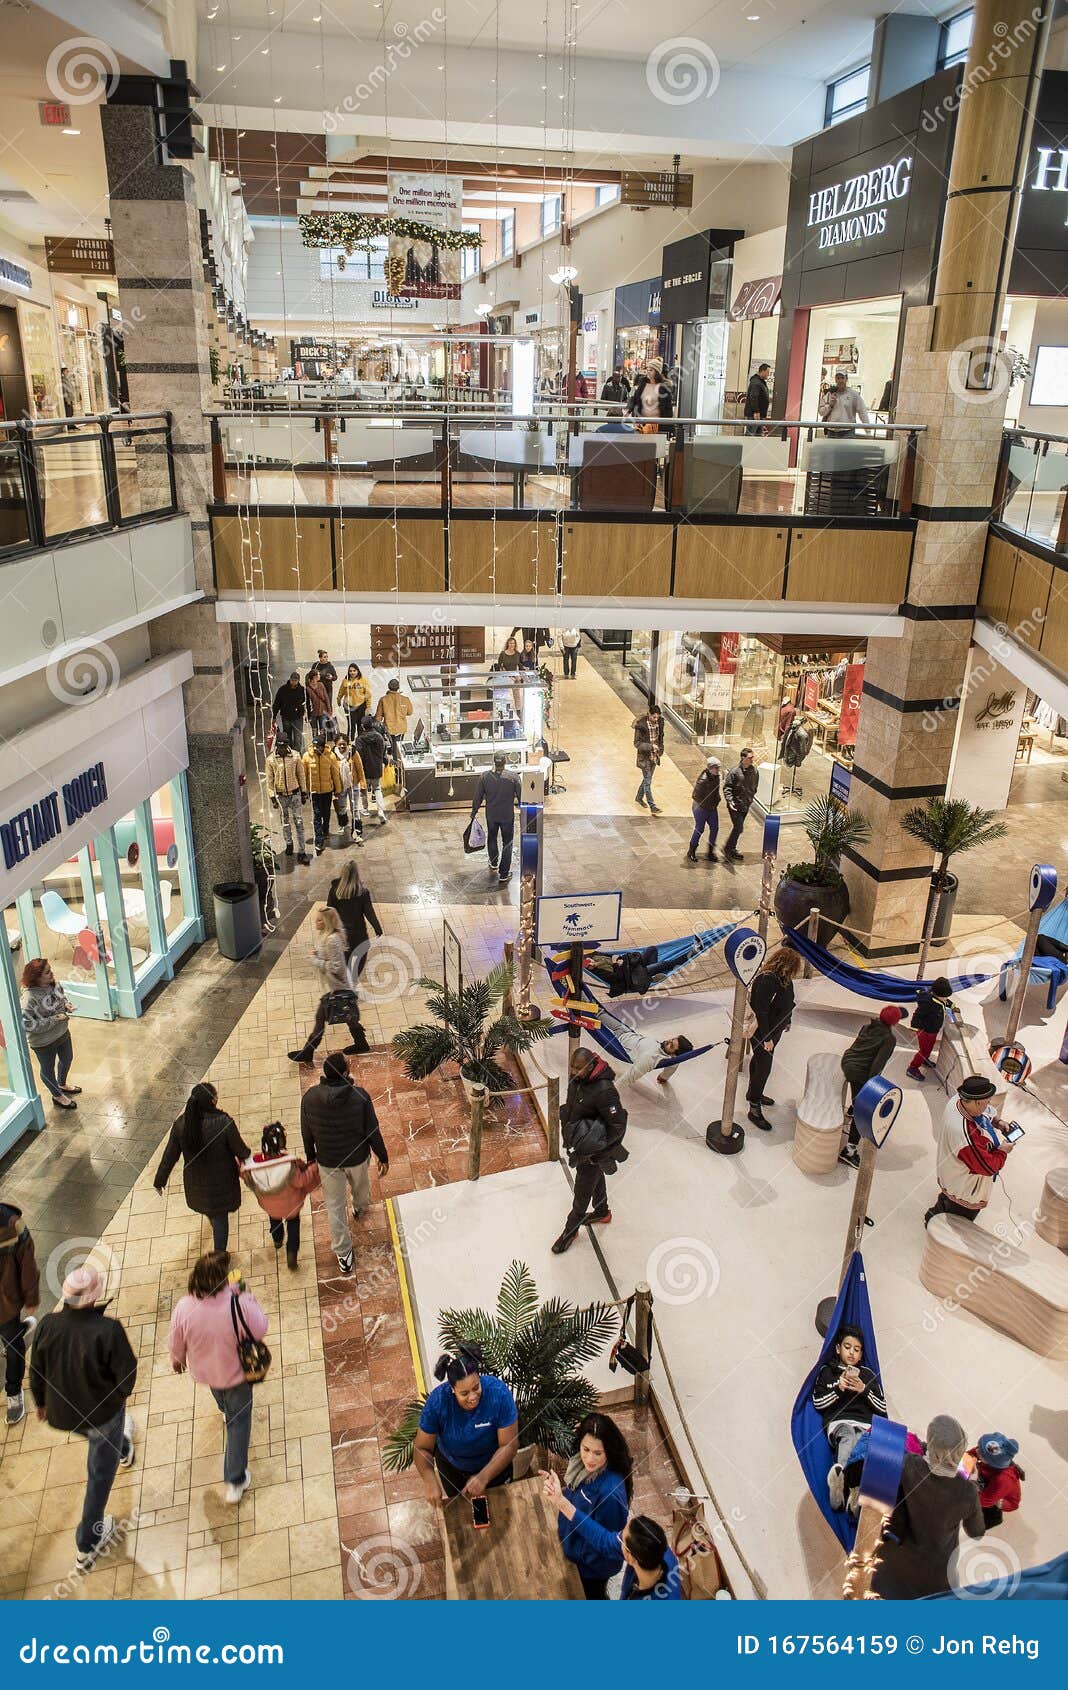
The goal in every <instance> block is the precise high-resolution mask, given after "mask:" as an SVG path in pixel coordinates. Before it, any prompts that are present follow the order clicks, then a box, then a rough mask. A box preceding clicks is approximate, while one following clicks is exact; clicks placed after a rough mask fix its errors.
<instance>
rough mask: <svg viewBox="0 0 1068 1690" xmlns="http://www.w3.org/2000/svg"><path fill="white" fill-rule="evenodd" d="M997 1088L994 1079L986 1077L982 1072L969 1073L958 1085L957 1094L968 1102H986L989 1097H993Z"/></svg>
mask: <svg viewBox="0 0 1068 1690" xmlns="http://www.w3.org/2000/svg"><path fill="white" fill-rule="evenodd" d="M997 1089H998V1088H997V1086H996V1085H994V1083H993V1081H991V1080H987V1079H984V1077H983V1075H982V1074H969V1075H968V1077H967V1079H965V1080H962V1081H961V1083H960V1085H959V1086H958V1087H957V1096H958V1097H963V1098H964V1099H965V1101H966V1102H968V1103H985V1102H986V1100H987V1098H988V1097H993V1095H994V1093H995V1092H996V1091H997Z"/></svg>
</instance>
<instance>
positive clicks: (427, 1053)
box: [392, 1021, 458, 1080]
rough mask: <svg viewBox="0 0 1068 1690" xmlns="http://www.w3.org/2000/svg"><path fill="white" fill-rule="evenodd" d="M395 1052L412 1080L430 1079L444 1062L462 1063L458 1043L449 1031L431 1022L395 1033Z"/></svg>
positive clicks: (393, 1045)
mask: <svg viewBox="0 0 1068 1690" xmlns="http://www.w3.org/2000/svg"><path fill="white" fill-rule="evenodd" d="M392 1049H393V1054H394V1056H395V1057H396V1058H397V1060H398V1061H399V1062H401V1063H402V1064H403V1066H404V1072H405V1073H406V1074H407V1076H408V1078H409V1079H410V1080H425V1079H428V1078H429V1076H430V1075H431V1074H433V1073H435V1072H436V1071H437V1069H439V1068H440V1067H441V1065H442V1063H443V1062H449V1061H456V1060H458V1052H457V1047H456V1039H455V1037H454V1035H453V1034H452V1033H451V1032H450V1030H449V1028H448V1027H443V1026H434V1025H432V1024H431V1023H430V1022H428V1021H425V1022H422V1023H420V1024H419V1025H418V1026H416V1027H405V1028H403V1029H402V1030H401V1032H399V1033H395V1034H394V1036H393V1041H392Z"/></svg>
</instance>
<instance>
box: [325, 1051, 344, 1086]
mask: <svg viewBox="0 0 1068 1690" xmlns="http://www.w3.org/2000/svg"><path fill="white" fill-rule="evenodd" d="M348 1073H349V1065H348V1062H347V1061H346V1059H345V1057H344V1056H343V1055H342V1053H341V1051H339V1050H332V1051H331V1052H330V1055H329V1056H328V1057H327V1059H326V1061H325V1062H324V1063H323V1078H324V1079H326V1080H333V1081H335V1082H336V1081H338V1080H345V1079H347V1078H348Z"/></svg>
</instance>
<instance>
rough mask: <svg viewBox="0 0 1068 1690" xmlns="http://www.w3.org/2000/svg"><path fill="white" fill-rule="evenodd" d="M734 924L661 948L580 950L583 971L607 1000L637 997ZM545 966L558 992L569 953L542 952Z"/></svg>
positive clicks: (711, 945)
mask: <svg viewBox="0 0 1068 1690" xmlns="http://www.w3.org/2000/svg"><path fill="white" fill-rule="evenodd" d="M737 926H738V923H737V922H736V921H725V922H723V923H722V924H721V925H720V926H719V927H706V928H705V929H704V930H703V931H702V932H700V933H688V934H686V935H685V936H684V937H683V938H681V939H665V940H664V943H663V944H662V945H646V946H644V947H643V948H642V949H640V950H635V949H633V948H628V947H626V946H623V947H621V948H620V949H619V950H603V949H601V948H600V947H599V946H597V945H584V946H583V964H582V966H583V971H584V973H587V974H590V975H592V976H593V978H594V979H595V980H599V981H600V982H601V984H602V986H607V987H608V995H609V997H610V998H619V997H624V996H626V995H627V994H628V993H632V994H633V993H636V994H637V995H638V996H639V997H640V996H641V994H642V993H643V992H646V991H648V989H649V987H650V986H651V985H652V984H653V983H654V981H658V980H669V979H670V978H671V976H672V975H673V974H677V973H678V972H679V970H680V969H681V968H685V967H686V965H687V963H689V962H692V961H693V959H694V957H698V956H700V955H701V954H702V952H704V951H710V950H712V949H713V948H714V947H715V946H716V945H718V944H719V943H720V941H721V940H722V939H725V938H726V937H727V934H728V933H733V932H734V929H735V928H736V927H737ZM544 959H545V966H546V968H547V969H548V971H549V978H550V980H551V981H552V983H553V985H554V986H555V987H557V989H558V990H559V989H560V988H561V986H562V984H563V982H564V977H565V975H566V974H567V973H568V965H569V959H570V953H569V951H567V950H561V949H560V948H556V949H555V950H550V949H548V948H546V949H545V952H544Z"/></svg>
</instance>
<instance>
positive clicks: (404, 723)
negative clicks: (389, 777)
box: [375, 680, 412, 787]
mask: <svg viewBox="0 0 1068 1690" xmlns="http://www.w3.org/2000/svg"><path fill="white" fill-rule="evenodd" d="M411 713H412V701H411V699H410V698H407V697H406V696H405V694H404V693H402V692H401V690H400V682H399V681H396V680H394V681H390V683H389V686H388V687H387V688H386V690H385V692H384V693H383V694H382V697H381V698H380V699H379V701H378V709H377V710H376V711H375V717H376V719H377V720H378V721H380V722H381V723H382V724H383V726H384V727H385V730H386V732H387V733H388V735H389V737H390V742H391V744H392V746H393V767H394V769H395V770H396V774H397V785H398V787H403V785H404V759H403V757H402V756H401V748H400V747H401V740H402V739H403V738H404V736H405V734H406V733H407V731H408V717H409V716H410V715H411Z"/></svg>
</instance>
